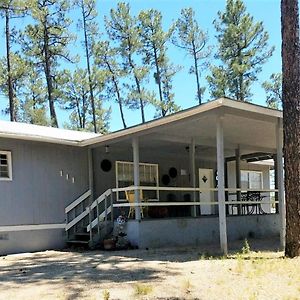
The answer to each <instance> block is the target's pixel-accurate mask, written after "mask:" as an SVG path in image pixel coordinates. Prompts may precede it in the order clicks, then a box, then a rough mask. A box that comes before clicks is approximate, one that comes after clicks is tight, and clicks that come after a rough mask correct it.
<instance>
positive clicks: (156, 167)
mask: <svg viewBox="0 0 300 300" xmlns="http://www.w3.org/2000/svg"><path fill="white" fill-rule="evenodd" d="M118 164H128V165H132V166H133V162H132V161H122V160H116V161H115V172H116V188H119V180H118V178H119V174H118ZM141 166H152V167H155V169H156V172H155V173H156V174H155V175H156V187H157V188H159V169H158V167H159V166H158V164H152V163H144V162H140V163H139V167H141ZM116 195H117V201H124V200H125V199H120V197H119V192H117V193H116ZM156 195H157V199H155V200H156V201H159V190H157V191H156ZM125 201H126V200H125Z"/></svg>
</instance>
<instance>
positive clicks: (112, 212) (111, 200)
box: [110, 190, 114, 225]
mask: <svg viewBox="0 0 300 300" xmlns="http://www.w3.org/2000/svg"><path fill="white" fill-rule="evenodd" d="M113 205H114V195H113V191H112V190H110V219H111V222H112V225H113V224H114V207H113Z"/></svg>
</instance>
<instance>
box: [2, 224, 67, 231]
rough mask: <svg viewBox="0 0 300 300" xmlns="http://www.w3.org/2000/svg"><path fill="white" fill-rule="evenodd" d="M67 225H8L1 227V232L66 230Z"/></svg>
mask: <svg viewBox="0 0 300 300" xmlns="http://www.w3.org/2000/svg"><path fill="white" fill-rule="evenodd" d="M65 227H66V224H64V223H63V224H37V225H7V226H0V232H12V231H28V230H46V229H64V228H65Z"/></svg>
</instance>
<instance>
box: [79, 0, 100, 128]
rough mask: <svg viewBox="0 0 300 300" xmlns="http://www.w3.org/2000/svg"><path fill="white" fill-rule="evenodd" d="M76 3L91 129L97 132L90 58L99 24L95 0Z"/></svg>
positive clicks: (82, 0) (91, 57)
mask: <svg viewBox="0 0 300 300" xmlns="http://www.w3.org/2000/svg"><path fill="white" fill-rule="evenodd" d="M76 3H77V5H78V6H79V8H80V10H81V20H80V22H79V28H81V29H82V30H83V36H84V50H85V57H86V67H87V75H88V81H89V84H88V85H89V94H90V101H91V107H92V117H93V130H94V132H95V133H96V132H98V128H97V122H96V119H97V116H96V107H95V97H94V88H93V82H92V77H93V74H92V69H93V68H92V59H93V47H94V45H95V39H96V38H97V37H98V36H99V26H98V24H97V22H96V17H97V10H96V1H95V0H77V1H76Z"/></svg>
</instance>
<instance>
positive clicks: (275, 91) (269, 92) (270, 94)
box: [262, 73, 282, 109]
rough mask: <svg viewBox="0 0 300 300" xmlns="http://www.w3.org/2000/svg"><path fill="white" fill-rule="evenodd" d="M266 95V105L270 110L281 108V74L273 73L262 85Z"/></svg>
mask: <svg viewBox="0 0 300 300" xmlns="http://www.w3.org/2000/svg"><path fill="white" fill-rule="evenodd" d="M262 87H263V88H264V90H265V93H266V104H267V106H268V107H270V108H275V109H280V108H281V107H282V74H281V73H273V74H272V75H271V76H270V79H269V80H268V81H264V82H263V83H262Z"/></svg>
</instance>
